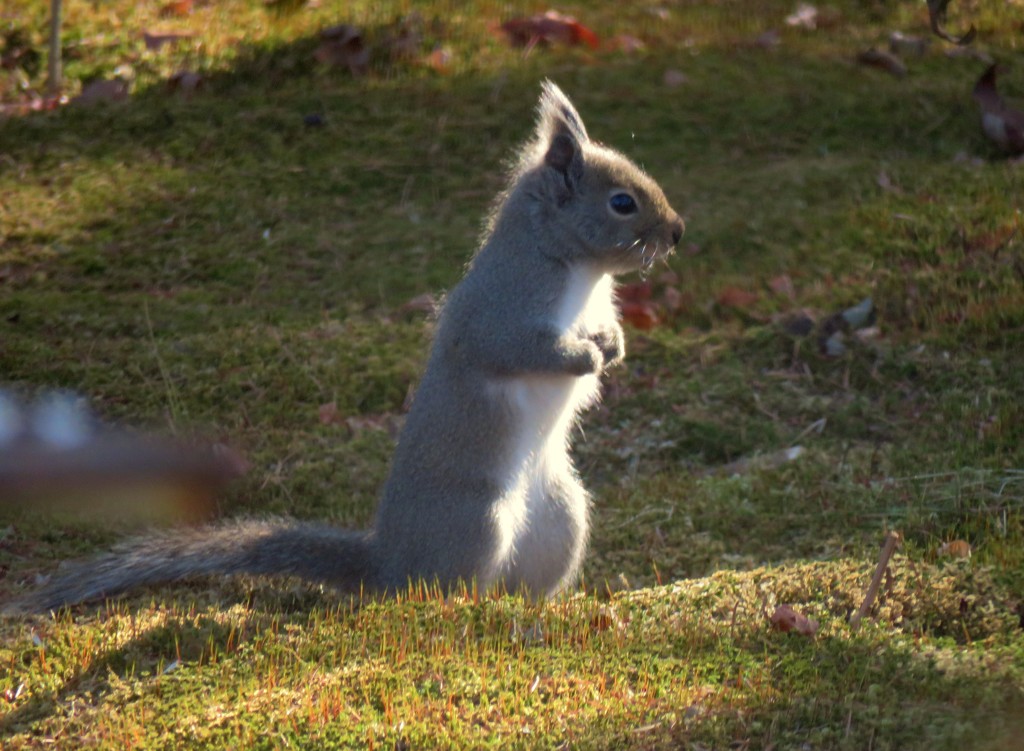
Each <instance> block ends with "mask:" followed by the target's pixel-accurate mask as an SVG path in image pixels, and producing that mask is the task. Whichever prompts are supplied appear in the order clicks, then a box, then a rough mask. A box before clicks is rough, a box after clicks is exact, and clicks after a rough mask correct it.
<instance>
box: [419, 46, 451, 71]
mask: <svg viewBox="0 0 1024 751" xmlns="http://www.w3.org/2000/svg"><path fill="white" fill-rule="evenodd" d="M452 59H453V55H452V51H451V50H450V49H448V48H447V47H436V48H435V49H434V51H433V52H431V53H430V54H429V55H427V56H426V57H425V58H423V64H424V65H426V66H427V67H428V68H431V69H432V70H433V71H434V72H436V73H441V74H442V75H446V74H448V73H451V71H452Z"/></svg>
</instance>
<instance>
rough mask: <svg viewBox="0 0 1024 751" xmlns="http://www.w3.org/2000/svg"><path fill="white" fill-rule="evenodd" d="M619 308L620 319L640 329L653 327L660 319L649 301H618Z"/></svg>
mask: <svg viewBox="0 0 1024 751" xmlns="http://www.w3.org/2000/svg"><path fill="white" fill-rule="evenodd" d="M619 310H621V311H622V320H624V321H626V322H627V323H629V324H630V325H631V326H633V327H634V328H637V329H641V330H642V331H647V330H648V329H653V328H654V327H655V326H657V325H658V324H659V323H661V320H660V319H659V318H658V312H657V311H656V310H655V308H654V306H653V305H652V304H651V303H649V302H626V301H621V302H619Z"/></svg>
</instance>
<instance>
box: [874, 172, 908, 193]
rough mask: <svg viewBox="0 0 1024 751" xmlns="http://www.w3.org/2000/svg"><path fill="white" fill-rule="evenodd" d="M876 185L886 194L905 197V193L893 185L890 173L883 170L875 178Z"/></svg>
mask: <svg viewBox="0 0 1024 751" xmlns="http://www.w3.org/2000/svg"><path fill="white" fill-rule="evenodd" d="M875 183H876V184H877V185H878V187H879V188H881V189H882V190H884V191H885V192H886V193H895V194H896V195H903V191H902V190H900V189H899V187H897V186H896V184H895V183H893V181H892V178H891V177H889V173H888V172H886V171H885V170H882V171H881V172H879V173H878V175H877V176H876V177H875Z"/></svg>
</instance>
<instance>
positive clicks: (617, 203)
mask: <svg viewBox="0 0 1024 751" xmlns="http://www.w3.org/2000/svg"><path fill="white" fill-rule="evenodd" d="M608 205H609V206H610V207H611V209H612V211H614V212H615V213H616V214H622V215H623V216H626V215H627V214H635V213H636V212H637V205H636V200H634V198H633V196H631V195H630V194H629V193H615V194H614V195H612V197H611V198H609V199H608Z"/></svg>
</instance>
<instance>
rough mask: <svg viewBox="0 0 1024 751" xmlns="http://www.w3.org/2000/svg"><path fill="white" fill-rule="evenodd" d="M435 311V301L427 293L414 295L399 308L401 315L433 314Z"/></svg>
mask: <svg viewBox="0 0 1024 751" xmlns="http://www.w3.org/2000/svg"><path fill="white" fill-rule="evenodd" d="M435 310H437V299H436V298H435V297H434V296H433V295H432V294H431V293H429V292H424V293H423V294H422V295H416V297H414V298H412V299H411V300H409V301H408V302H407V303H406V304H405V305H403V306H402V307H401V308H399V311H400V312H402V313H433V312H434V311H435Z"/></svg>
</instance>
